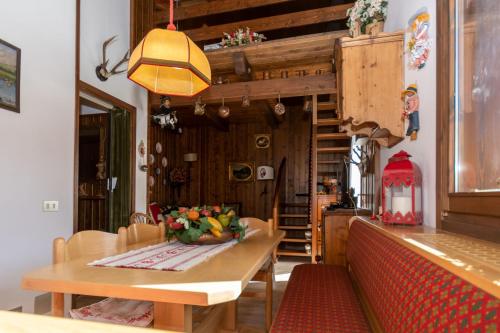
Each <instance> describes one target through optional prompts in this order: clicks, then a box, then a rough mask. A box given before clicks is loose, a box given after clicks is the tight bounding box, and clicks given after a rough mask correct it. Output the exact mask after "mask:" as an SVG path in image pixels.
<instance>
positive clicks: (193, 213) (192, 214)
mask: <svg viewBox="0 0 500 333" xmlns="http://www.w3.org/2000/svg"><path fill="white" fill-rule="evenodd" d="M187 218H188V219H190V220H192V221H197V220H198V219H199V218H200V213H198V212H197V211H195V210H190V211H189V212H188V213H187Z"/></svg>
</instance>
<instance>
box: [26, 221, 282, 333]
mask: <svg viewBox="0 0 500 333" xmlns="http://www.w3.org/2000/svg"><path fill="white" fill-rule="evenodd" d="M246 220H247V221H248V224H249V227H250V228H252V229H260V230H259V232H257V233H256V234H254V235H252V236H251V237H249V238H248V239H245V240H244V241H243V242H242V243H240V244H237V245H235V246H233V247H232V248H230V249H228V250H226V251H224V252H222V253H220V254H218V255H216V256H214V257H212V258H210V259H209V260H208V261H207V262H205V263H202V264H200V265H197V266H195V267H193V268H191V269H189V270H187V271H184V272H166V271H156V270H142V269H126V268H109V267H92V266H87V263H89V262H91V261H93V260H95V259H99V258H100V256H99V255H93V256H89V257H85V258H81V259H78V260H73V261H68V262H64V263H61V264H55V265H50V266H47V267H43V268H40V269H38V270H36V271H33V272H31V273H28V274H26V275H25V276H24V277H23V280H22V288H24V289H28V290H35V291H45V292H53V293H63V294H81V295H92V296H104V297H118V298H126V299H135V300H147V301H152V302H154V327H155V328H161V329H169V330H175V331H181V332H192V331H193V327H192V306H193V305H198V306H210V305H218V306H216V307H214V310H213V313H211V314H210V315H209V316H208V320H207V321H204V322H203V323H202V324H200V326H199V327H198V328H197V329H196V330H195V332H198V331H199V332H210V331H215V330H217V329H218V327H220V326H222V328H224V329H225V330H228V331H235V330H236V300H237V299H238V296H239V295H240V294H241V292H242V291H243V289H245V287H246V286H247V284H248V282H249V281H250V279H251V278H252V277H253V276H254V275H255V273H257V271H258V270H259V269H260V267H262V265H263V264H264V263H265V262H266V260H268V259H269V258H270V256H271V255H272V253H273V250H274V249H275V248H276V247H277V246H278V244H279V242H280V241H281V239H283V238H284V236H285V233H284V232H283V231H277V230H276V231H274V232H273V231H272V230H270V228H268V223H265V222H263V221H260V220H258V219H252V218H250V219H246ZM151 244H153V243H151V242H150V243H142V244H136V245H135V246H130V247H127V248H126V249H124V251H129V250H132V249H137V248H140V247H144V246H146V245H151ZM54 306H55V307H58V308H57V309H54V308H53V311H52V312H53V313H63V311H62V310H61V307H62V308H64V304H60V303H59V304H57V303H56V304H53V307H54Z"/></svg>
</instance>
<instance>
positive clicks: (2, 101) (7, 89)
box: [0, 39, 21, 113]
mask: <svg viewBox="0 0 500 333" xmlns="http://www.w3.org/2000/svg"><path fill="white" fill-rule="evenodd" d="M20 83H21V49H19V48H17V47H15V46H14V45H12V44H9V43H7V42H5V41H3V40H1V39H0V108H2V109H6V110H9V111H14V112H17V113H19V112H20V108H19V99H20V98H19V96H20Z"/></svg>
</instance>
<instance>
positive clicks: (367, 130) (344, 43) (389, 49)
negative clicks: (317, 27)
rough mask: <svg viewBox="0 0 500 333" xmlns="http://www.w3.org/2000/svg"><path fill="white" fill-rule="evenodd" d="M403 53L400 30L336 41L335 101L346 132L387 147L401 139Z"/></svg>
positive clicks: (402, 130)
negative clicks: (370, 139) (361, 135)
mask: <svg viewBox="0 0 500 333" xmlns="http://www.w3.org/2000/svg"><path fill="white" fill-rule="evenodd" d="M403 54H404V33H403V32H398V33H382V34H380V35H378V36H376V37H372V36H369V35H363V36H360V37H357V38H350V37H344V38H340V39H338V40H337V42H336V45H335V62H336V66H337V86H338V97H339V98H338V103H339V110H340V112H341V115H342V119H343V126H342V127H343V129H344V130H345V131H347V133H349V134H350V135H354V134H365V135H369V136H370V135H371V136H372V137H373V139H375V140H376V141H378V142H379V143H380V144H381V145H383V146H388V147H390V146H393V145H395V144H396V143H398V142H400V141H401V140H402V139H403V137H404V122H403V120H402V119H401V114H402V112H403V107H404V104H403V101H402V99H401V92H402V91H403V89H404V57H403ZM377 128H378V129H377ZM375 129H377V130H375Z"/></svg>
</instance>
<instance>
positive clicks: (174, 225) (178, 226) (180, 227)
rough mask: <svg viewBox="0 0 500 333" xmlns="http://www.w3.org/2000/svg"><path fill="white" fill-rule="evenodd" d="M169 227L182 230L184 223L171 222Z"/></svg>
mask: <svg viewBox="0 0 500 333" xmlns="http://www.w3.org/2000/svg"><path fill="white" fill-rule="evenodd" d="M169 227H170V228H171V229H173V230H180V229H183V228H184V224H182V223H179V222H174V223H172V224H170V225H169Z"/></svg>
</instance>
